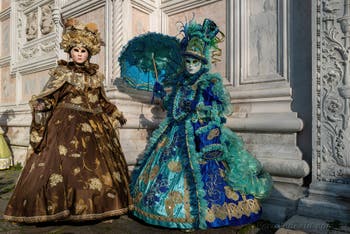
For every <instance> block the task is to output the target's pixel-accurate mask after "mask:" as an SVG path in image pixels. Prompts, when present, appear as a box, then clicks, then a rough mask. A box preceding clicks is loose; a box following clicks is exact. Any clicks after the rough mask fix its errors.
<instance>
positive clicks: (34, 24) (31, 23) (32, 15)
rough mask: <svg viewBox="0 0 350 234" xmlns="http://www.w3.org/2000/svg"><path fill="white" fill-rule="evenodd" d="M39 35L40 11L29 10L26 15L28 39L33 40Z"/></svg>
mask: <svg viewBox="0 0 350 234" xmlns="http://www.w3.org/2000/svg"><path fill="white" fill-rule="evenodd" d="M37 36H38V13H37V12H35V11H32V12H29V13H28V14H27V15H26V39H27V41H31V40H33V39H35V38H37Z"/></svg>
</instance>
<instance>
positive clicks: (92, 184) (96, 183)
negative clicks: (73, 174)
mask: <svg viewBox="0 0 350 234" xmlns="http://www.w3.org/2000/svg"><path fill="white" fill-rule="evenodd" d="M88 183H89V189H96V190H98V191H101V189H102V183H101V181H100V180H99V179H98V178H91V179H89V182H88Z"/></svg>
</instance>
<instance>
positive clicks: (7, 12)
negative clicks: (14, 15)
mask: <svg viewBox="0 0 350 234" xmlns="http://www.w3.org/2000/svg"><path fill="white" fill-rule="evenodd" d="M10 14H11V7H9V8H6V9H5V10H3V11H1V12H0V21H4V20H6V19H8V18H10Z"/></svg>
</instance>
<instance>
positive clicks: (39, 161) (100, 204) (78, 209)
mask: <svg viewBox="0 0 350 234" xmlns="http://www.w3.org/2000/svg"><path fill="white" fill-rule="evenodd" d="M97 69H98V66H97V65H96V64H88V65H86V66H82V67H80V66H77V65H75V64H74V63H71V62H70V63H67V62H65V61H59V65H58V66H57V68H56V69H54V70H53V71H52V72H51V78H50V80H49V81H48V83H47V85H46V86H45V88H44V91H43V92H42V93H41V94H40V95H38V96H35V97H33V99H32V100H31V102H30V104H31V106H32V107H33V106H34V105H35V103H37V102H42V103H45V110H44V111H42V112H38V111H35V110H33V121H32V125H31V129H30V145H31V148H32V149H30V151H31V153H29V157H28V160H27V162H26V165H25V167H24V168H23V171H22V173H21V176H20V178H19V180H18V182H17V185H16V188H15V190H14V192H13V195H12V197H11V199H10V201H9V203H8V206H7V208H6V210H5V214H4V218H5V219H6V220H9V221H15V222H25V223H36V222H47V221H58V220H73V221H84V220H95V219H103V218H107V217H111V216H116V215H121V214H124V213H126V212H128V210H129V208H131V206H132V205H131V198H130V193H129V189H128V184H129V175H128V170H127V164H126V161H125V158H124V155H123V152H122V149H121V146H120V142H119V136H118V135H117V133H116V131H115V129H114V128H113V121H116V120H118V118H120V117H121V116H122V113H121V112H120V111H119V110H118V109H117V107H116V106H115V105H113V104H112V103H110V102H109V101H108V99H107V97H106V94H105V92H104V89H103V79H104V76H103V75H102V74H101V73H99V72H98V71H97Z"/></svg>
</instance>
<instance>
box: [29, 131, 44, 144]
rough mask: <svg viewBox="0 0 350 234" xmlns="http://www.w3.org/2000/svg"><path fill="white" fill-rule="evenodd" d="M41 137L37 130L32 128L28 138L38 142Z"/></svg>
mask: <svg viewBox="0 0 350 234" xmlns="http://www.w3.org/2000/svg"><path fill="white" fill-rule="evenodd" d="M41 139H43V138H42V137H40V136H39V133H38V132H37V131H34V130H33V131H32V133H31V134H30V140H31V141H32V142H34V143H38V142H40V141H41Z"/></svg>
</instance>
